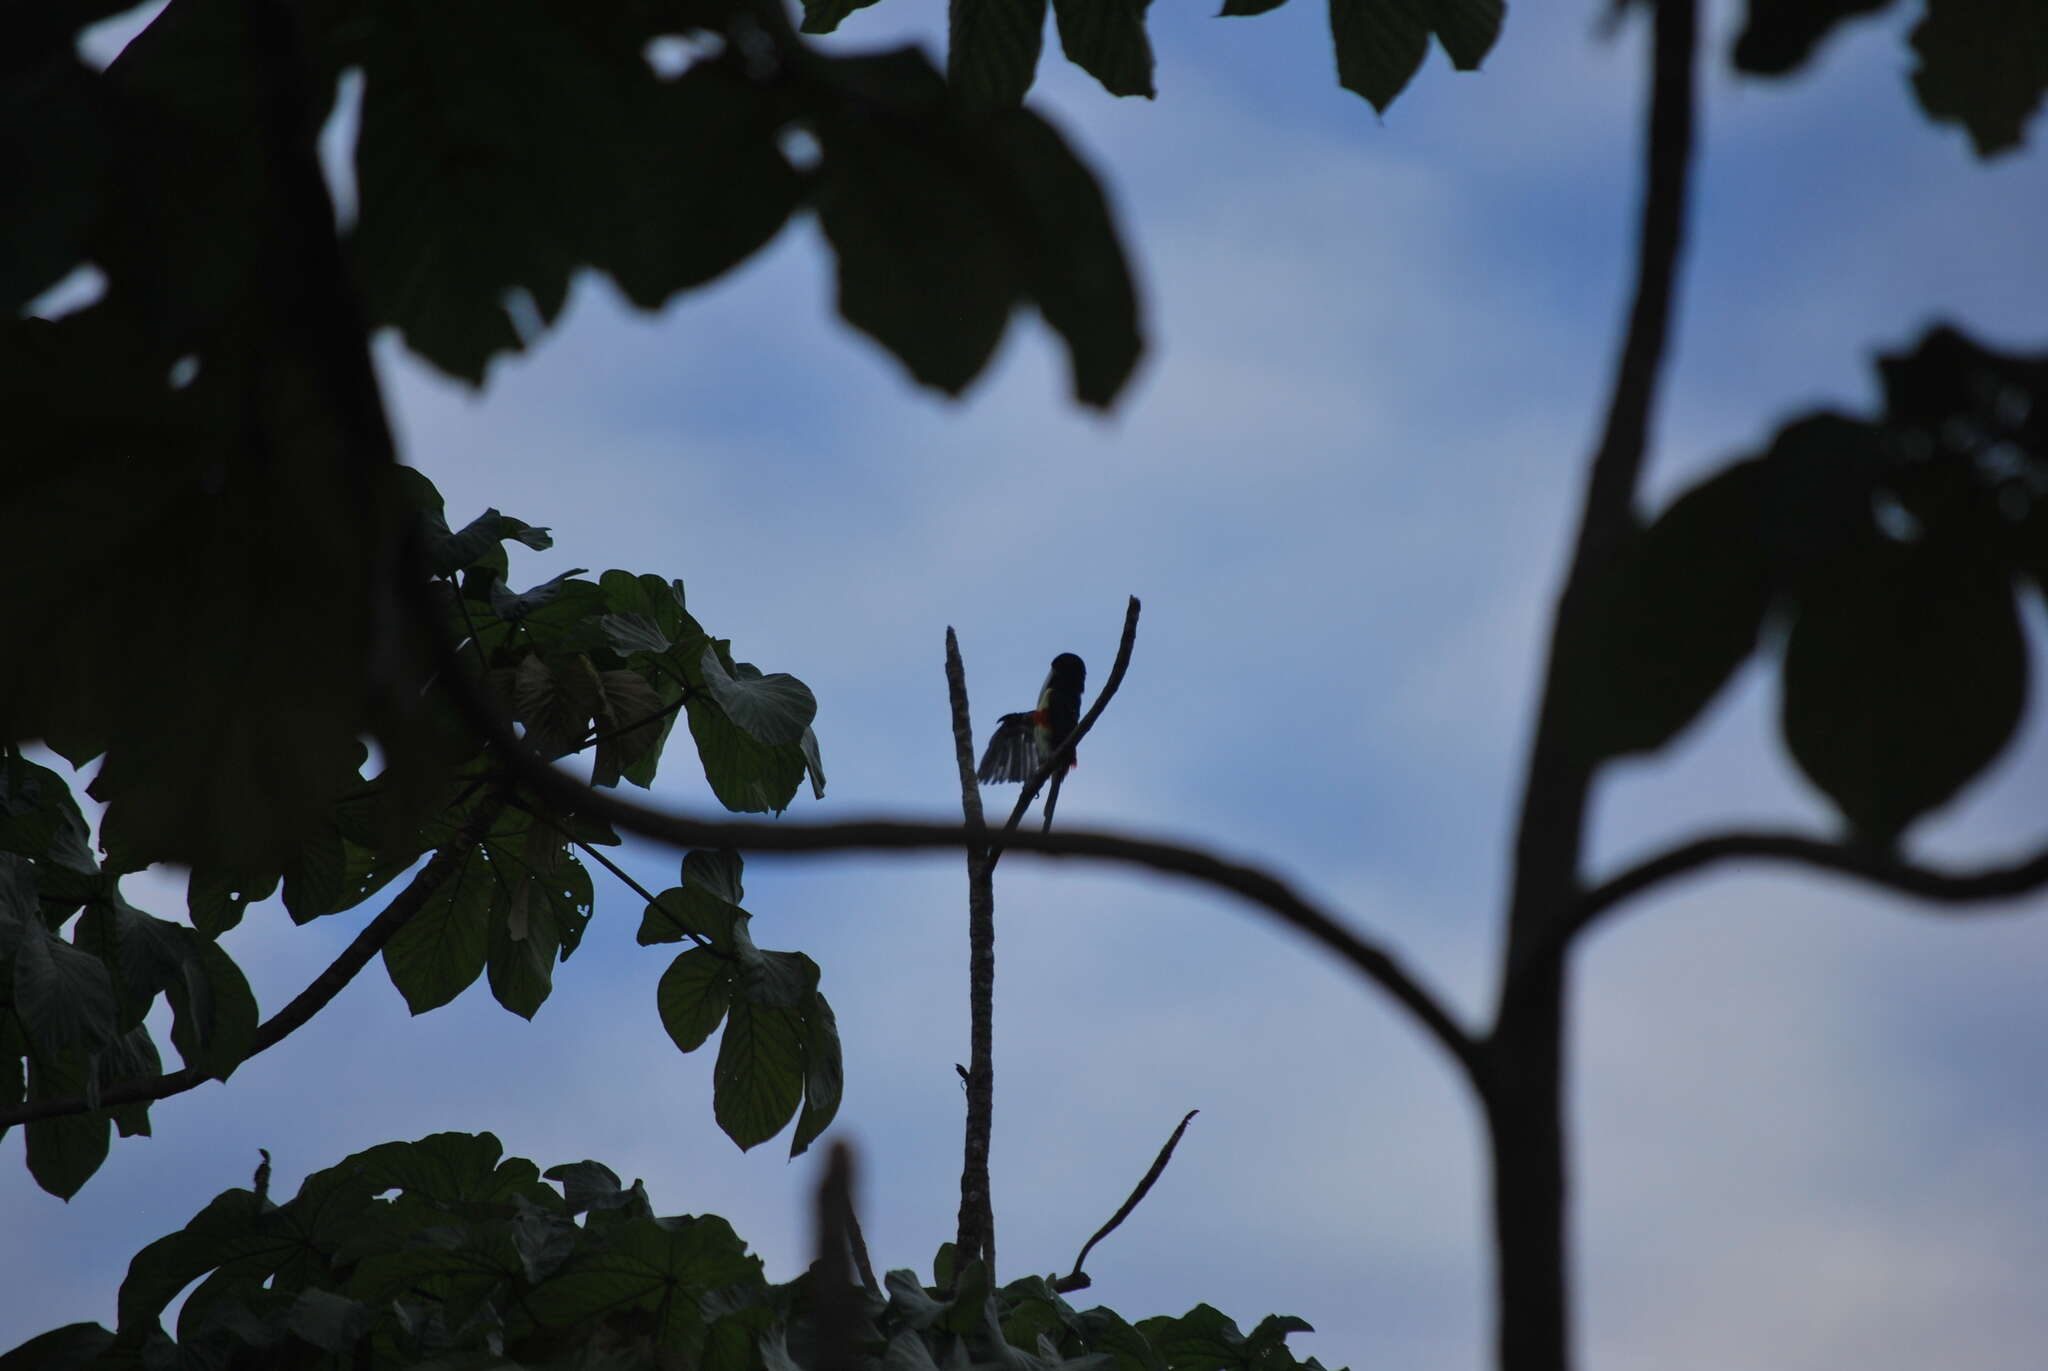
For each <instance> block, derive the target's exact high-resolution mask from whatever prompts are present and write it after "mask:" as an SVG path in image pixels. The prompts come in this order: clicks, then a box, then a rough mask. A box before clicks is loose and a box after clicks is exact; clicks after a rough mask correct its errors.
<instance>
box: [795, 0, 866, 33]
mask: <svg viewBox="0 0 2048 1371" xmlns="http://www.w3.org/2000/svg"><path fill="white" fill-rule="evenodd" d="M874 3H875V0H803V6H804V24H803V31H804V32H805V33H830V32H832V31H833V30H834V29H836V28H838V27H839V24H840V21H841V20H843V19H845V18H846V16H847V15H849V14H852V13H853V12H854V11H855V10H864V9H866V8H867V7H868V6H869V5H872V4H874Z"/></svg>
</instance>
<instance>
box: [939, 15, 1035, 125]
mask: <svg viewBox="0 0 2048 1371" xmlns="http://www.w3.org/2000/svg"><path fill="white" fill-rule="evenodd" d="M946 27H947V37H946V82H947V84H948V85H950V86H952V88H953V92H954V95H955V96H956V97H957V98H958V99H959V101H960V103H961V106H962V107H963V108H965V109H968V110H976V111H981V110H994V109H1004V108H1008V107H1010V106H1012V105H1016V104H1018V103H1019V102H1021V101H1022V100H1023V99H1024V93H1025V92H1026V91H1028V90H1030V89H1031V79H1032V76H1033V75H1034V74H1035V73H1036V72H1037V70H1038V54H1039V50H1040V49H1041V48H1042V47H1043V46H1044V44H1045V0H949V3H948V4H947V6H946Z"/></svg>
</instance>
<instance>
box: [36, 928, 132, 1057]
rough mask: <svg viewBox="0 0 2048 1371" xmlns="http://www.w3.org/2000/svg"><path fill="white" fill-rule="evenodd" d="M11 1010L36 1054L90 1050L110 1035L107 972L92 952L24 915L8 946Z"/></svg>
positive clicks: (112, 1005)
mask: <svg viewBox="0 0 2048 1371" xmlns="http://www.w3.org/2000/svg"><path fill="white" fill-rule="evenodd" d="M14 1012H15V1013H16V1014H18V1015H19V1016H20V1018H21V1024H22V1027H23V1029H25V1030H26V1031H27V1034H28V1040H29V1043H30V1045H31V1046H32V1047H33V1049H34V1050H35V1052H36V1053H37V1054H39V1055H44V1056H49V1057H55V1056H57V1055H58V1054H60V1053H63V1052H66V1051H68V1050H73V1049H76V1050H80V1051H88V1052H89V1051H93V1050H96V1049H97V1048H99V1047H101V1046H103V1045H104V1044H106V1043H107V1042H109V1041H111V1040H112V1039H113V1037H114V1034H115V1021H116V1017H117V1009H116V1001H115V996H114V980H113V976H112V975H111V974H110V973H109V971H108V969H107V964H106V963H105V962H103V961H101V960H100V959H99V958H98V957H95V956H93V955H92V954H91V953H90V952H86V951H84V950H82V949H80V948H77V947H74V946H72V945H71V944H70V943H67V942H65V941H64V940H63V939H62V938H59V937H58V936H57V935H56V934H55V933H52V932H51V931H50V930H49V928H48V927H47V926H46V925H45V924H44V923H43V922H42V920H40V919H30V920H28V921H26V922H25V923H24V924H23V925H22V927H21V940H20V942H19V943H17V944H16V946H15V949H14Z"/></svg>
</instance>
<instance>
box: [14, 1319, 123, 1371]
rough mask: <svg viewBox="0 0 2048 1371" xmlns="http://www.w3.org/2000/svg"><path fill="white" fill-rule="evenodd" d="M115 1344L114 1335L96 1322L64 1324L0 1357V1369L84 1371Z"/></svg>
mask: <svg viewBox="0 0 2048 1371" xmlns="http://www.w3.org/2000/svg"><path fill="white" fill-rule="evenodd" d="M113 1345H114V1335H113V1334H112V1333H111V1332H109V1331H108V1330H107V1329H105V1328H102V1327H101V1326H100V1325H98V1324H96V1323H67V1324H65V1325H64V1326H63V1327H62V1328H53V1329H51V1330H50V1331H49V1332H47V1333H44V1334H41V1335H40V1336H37V1337H33V1338H30V1339H29V1340H28V1341H27V1342H25V1343H23V1344H21V1346H19V1347H17V1348H15V1349H14V1350H13V1351H11V1352H9V1353H7V1354H6V1355H4V1356H0V1371H84V1369H85V1368H87V1367H92V1366H96V1365H98V1364H99V1358H100V1357H101V1356H102V1355H103V1354H104V1353H105V1352H107V1351H108V1349H110V1348H111V1347H112V1346H113Z"/></svg>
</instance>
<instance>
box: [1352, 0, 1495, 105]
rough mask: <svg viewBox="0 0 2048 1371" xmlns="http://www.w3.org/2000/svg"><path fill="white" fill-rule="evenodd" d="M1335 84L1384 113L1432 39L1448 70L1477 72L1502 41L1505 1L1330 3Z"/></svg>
mask: <svg viewBox="0 0 2048 1371" xmlns="http://www.w3.org/2000/svg"><path fill="white" fill-rule="evenodd" d="M1329 3H1330V36H1331V38H1332V39H1333V40H1334V41H1335V43H1336V45H1337V80H1338V82H1339V84H1341V85H1342V86H1343V87H1344V88H1345V89H1346V90H1350V91H1355V92H1357V93H1358V94H1360V95H1362V96H1364V97H1365V98H1366V99H1367V100H1369V101H1371V102H1372V107H1373V108H1374V109H1375V110H1378V111H1379V112H1380V113H1382V114H1384V113H1386V110H1387V106H1389V105H1391V104H1392V103H1393V102H1394V97H1395V96H1397V95H1399V94H1400V93H1401V90H1402V88H1403V87H1404V86H1406V85H1407V84H1408V81H1409V79H1410V78H1411V77H1413V76H1414V75H1415V73H1416V70H1417V69H1418V68H1420V67H1421V66H1422V59H1423V57H1424V56H1425V55H1426V54H1427V53H1428V51H1429V39H1430V35H1431V34H1434V35H1435V36H1436V39H1437V41H1438V42H1439V43H1441V44H1443V49H1444V52H1445V53H1446V54H1447V55H1448V56H1449V57H1450V59H1451V65H1453V66H1455V67H1457V68H1458V69H1459V70H1460V71H1470V70H1472V69H1473V68H1475V67H1477V66H1478V65H1479V64H1480V62H1481V61H1483V60H1484V59H1485V57H1486V54H1487V52H1488V51H1489V50H1491V49H1492V47H1493V43H1494V40H1495V39H1496V38H1498V37H1499V36H1500V25H1501V19H1502V16H1503V15H1504V14H1505V13H1506V9H1507V7H1506V5H1505V3H1504V0H1329Z"/></svg>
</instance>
